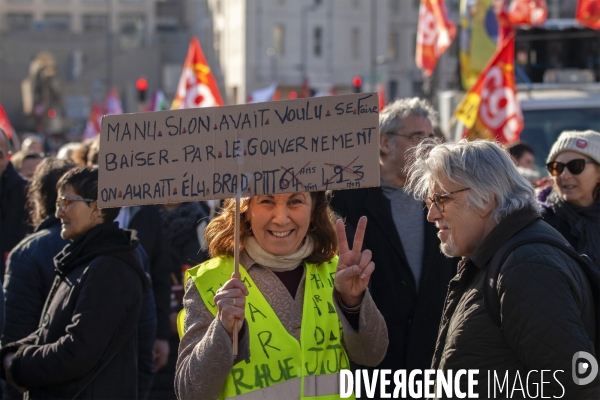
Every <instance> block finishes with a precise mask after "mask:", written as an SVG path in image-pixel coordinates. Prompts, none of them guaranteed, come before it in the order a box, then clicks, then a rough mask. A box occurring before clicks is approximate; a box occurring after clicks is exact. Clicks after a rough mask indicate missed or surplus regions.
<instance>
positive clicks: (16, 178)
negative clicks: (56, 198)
mask: <svg viewBox="0 0 600 400" xmlns="http://www.w3.org/2000/svg"><path fill="white" fill-rule="evenodd" d="M8 150H9V143H8V138H7V136H6V134H5V133H4V131H3V130H2V129H0V255H1V256H2V271H0V272H1V273H0V276H1V277H2V278H4V262H5V261H6V258H7V257H8V253H10V251H11V250H12V248H13V247H15V246H16V245H17V243H19V242H20V241H21V239H23V238H24V237H25V235H27V233H29V232H31V229H30V228H29V225H28V224H27V211H26V210H25V187H26V185H27V181H26V180H25V179H23V178H21V176H20V175H19V173H18V172H17V170H15V168H14V167H13V165H12V163H11V162H10V161H8V153H9V151H8Z"/></svg>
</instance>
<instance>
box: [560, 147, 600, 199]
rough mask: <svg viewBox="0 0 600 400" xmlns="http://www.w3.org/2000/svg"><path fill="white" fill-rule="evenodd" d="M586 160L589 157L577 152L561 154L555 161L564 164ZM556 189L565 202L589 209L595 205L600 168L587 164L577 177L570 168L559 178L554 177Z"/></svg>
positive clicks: (599, 180)
mask: <svg viewBox="0 0 600 400" xmlns="http://www.w3.org/2000/svg"><path fill="white" fill-rule="evenodd" d="M576 159H584V160H590V158H589V157H587V156H584V155H583V154H581V153H577V152H575V151H564V152H562V153H560V154H559V155H558V156H556V158H555V159H554V160H553V161H558V162H561V163H563V164H566V163H568V162H569V161H571V160H576ZM552 179H553V180H554V188H555V190H556V191H557V192H558V194H559V195H560V196H561V197H562V199H563V200H564V201H568V202H569V203H572V204H575V205H576V206H580V207H588V206H590V205H592V204H593V203H594V200H595V198H594V190H595V188H596V186H597V185H598V184H599V183H600V166H598V165H596V164H593V163H587V164H585V168H584V170H583V171H582V172H581V173H580V174H577V175H573V174H572V173H571V171H569V169H568V168H565V169H564V170H563V173H562V174H560V175H559V176H553V177H552Z"/></svg>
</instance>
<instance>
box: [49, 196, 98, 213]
mask: <svg viewBox="0 0 600 400" xmlns="http://www.w3.org/2000/svg"><path fill="white" fill-rule="evenodd" d="M74 201H85V202H87V203H89V202H92V201H96V200H92V199H83V198H81V197H66V196H60V197H59V198H58V199H56V209H57V210H65V209H66V208H67V207H69V204H71V203H72V202H74Z"/></svg>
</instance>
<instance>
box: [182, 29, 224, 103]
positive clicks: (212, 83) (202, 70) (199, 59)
mask: <svg viewBox="0 0 600 400" xmlns="http://www.w3.org/2000/svg"><path fill="white" fill-rule="evenodd" d="M223 105H225V103H223V99H222V98H221V94H220V93H219V87H218V86H217V81H216V80H215V76H214V75H213V73H212V72H211V70H210V67H209V66H208V63H207V62H206V58H204V53H203V52H202V49H201V48H200V42H199V41H198V38H196V37H193V38H192V41H191V42H190V47H189V49H188V54H187V57H186V58H185V63H184V64H183V71H182V72H181V77H180V78H179V84H178V85H177V93H175V98H174V99H173V104H172V105H171V109H172V110H181V109H185V108H196V107H214V106H223Z"/></svg>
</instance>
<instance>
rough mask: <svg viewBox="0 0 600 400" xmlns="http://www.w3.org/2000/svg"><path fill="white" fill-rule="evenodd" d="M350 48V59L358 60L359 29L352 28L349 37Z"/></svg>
mask: <svg viewBox="0 0 600 400" xmlns="http://www.w3.org/2000/svg"><path fill="white" fill-rule="evenodd" d="M350 48H351V49H352V58H353V59H355V60H358V59H360V29H358V28H352V33H351V35H350Z"/></svg>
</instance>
